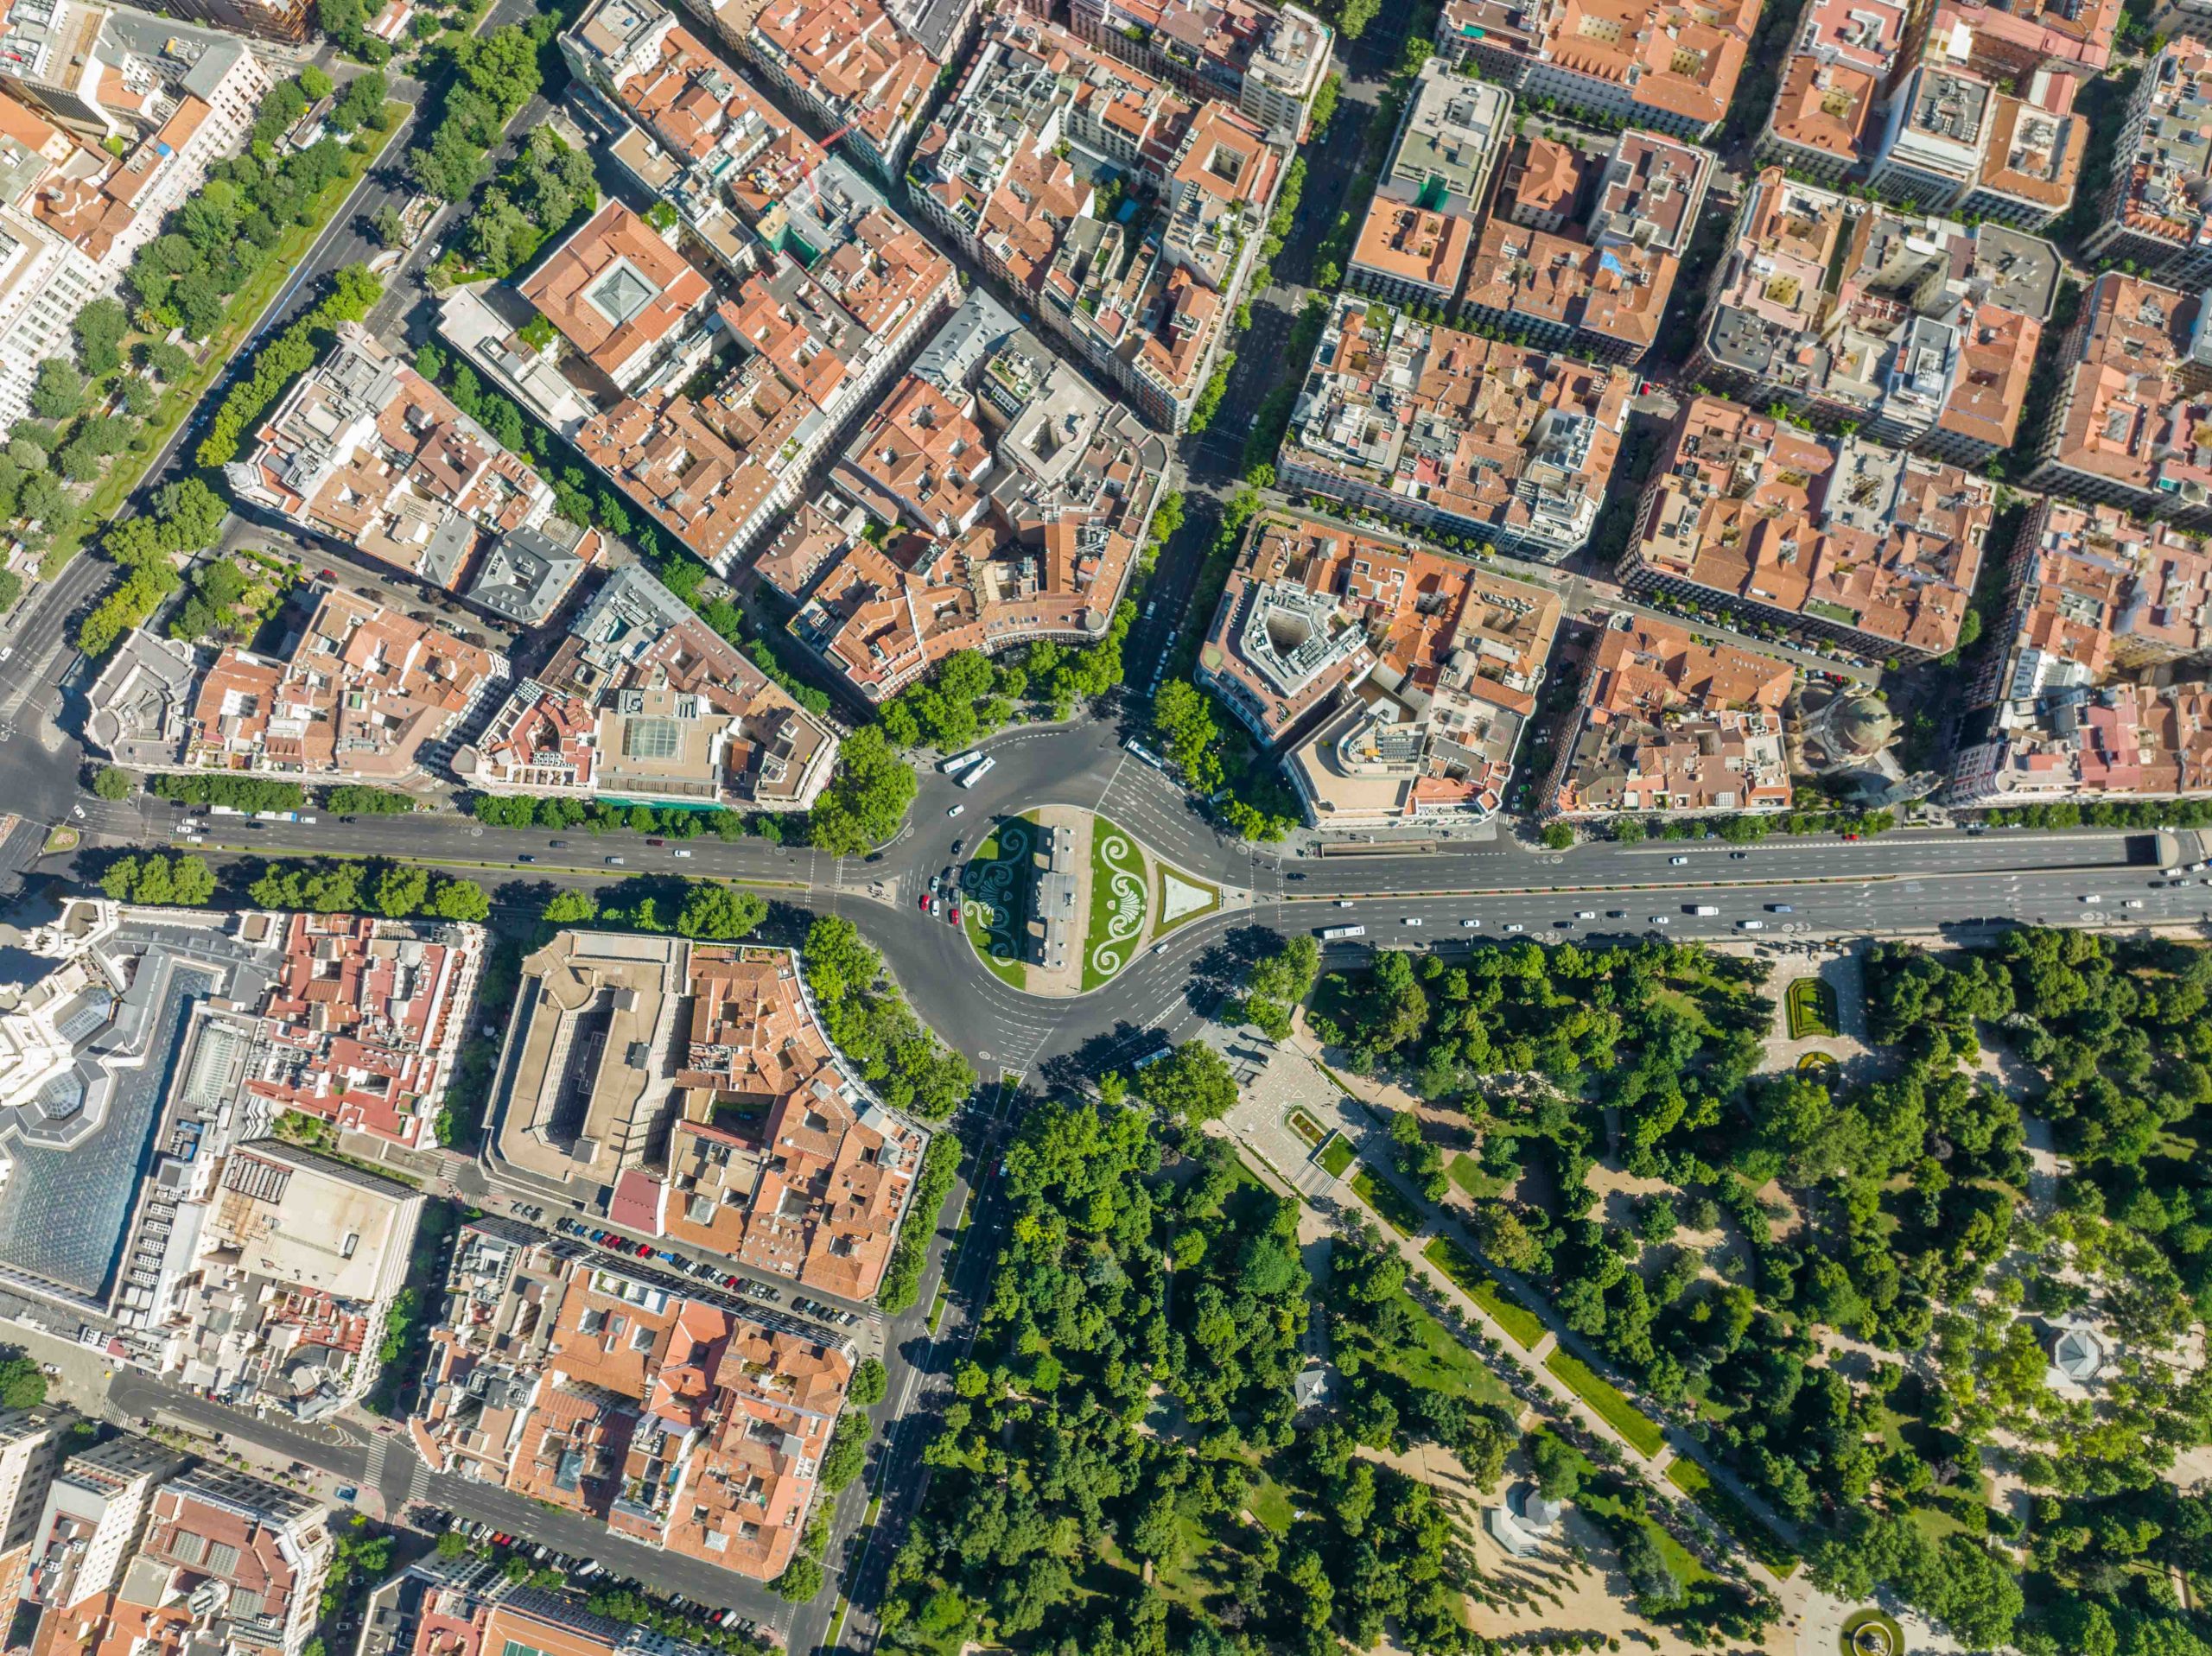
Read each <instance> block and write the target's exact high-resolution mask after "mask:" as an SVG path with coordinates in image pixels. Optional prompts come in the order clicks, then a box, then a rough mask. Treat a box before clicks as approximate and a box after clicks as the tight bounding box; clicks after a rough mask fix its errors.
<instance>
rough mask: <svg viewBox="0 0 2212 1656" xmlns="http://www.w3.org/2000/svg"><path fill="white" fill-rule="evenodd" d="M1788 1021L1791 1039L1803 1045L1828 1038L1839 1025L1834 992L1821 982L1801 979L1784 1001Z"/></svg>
mask: <svg viewBox="0 0 2212 1656" xmlns="http://www.w3.org/2000/svg"><path fill="white" fill-rule="evenodd" d="M1782 1004H1783V1010H1784V1011H1785V1012H1787V1013H1788V1016H1789V1038H1790V1039H1791V1040H1793V1041H1803V1040H1808V1039H1811V1038H1813V1037H1829V1036H1833V1035H1834V1034H1835V1032H1836V1026H1837V1024H1838V1022H1839V1021H1840V1020H1839V1019H1838V1017H1837V1014H1836V1005H1835V991H1834V989H1833V988H1831V987H1828V985H1827V984H1826V983H1825V982H1823V981H1822V980H1820V979H1819V978H1798V979H1796V980H1795V981H1794V982H1792V983H1791V984H1790V986H1789V988H1788V989H1787V990H1785V991H1784V992H1783V997H1782Z"/></svg>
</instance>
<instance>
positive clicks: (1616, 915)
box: [1605, 909, 1628, 920]
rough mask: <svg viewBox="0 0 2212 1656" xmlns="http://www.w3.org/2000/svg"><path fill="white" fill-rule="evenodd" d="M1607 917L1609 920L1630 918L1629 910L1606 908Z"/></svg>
mask: <svg viewBox="0 0 2212 1656" xmlns="http://www.w3.org/2000/svg"><path fill="white" fill-rule="evenodd" d="M1605 918H1606V919H1608V920H1625V919H1627V918H1628V910H1626V909H1607V910H1605Z"/></svg>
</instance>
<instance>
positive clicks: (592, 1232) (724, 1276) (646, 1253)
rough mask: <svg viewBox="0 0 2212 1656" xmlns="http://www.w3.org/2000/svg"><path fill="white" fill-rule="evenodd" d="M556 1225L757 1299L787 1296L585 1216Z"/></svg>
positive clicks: (708, 1261)
mask: <svg viewBox="0 0 2212 1656" xmlns="http://www.w3.org/2000/svg"><path fill="white" fill-rule="evenodd" d="M516 1211H517V1212H520V1211H521V1209H516ZM553 1228H554V1229H556V1230H557V1231H561V1232H563V1233H564V1234H568V1235H570V1236H573V1237H575V1238H576V1239H577V1240H579V1241H584V1242H589V1243H591V1244H592V1245H593V1246H594V1247H606V1248H612V1249H613V1250H614V1252H616V1253H628V1254H632V1255H633V1256H635V1257H636V1258H638V1259H658V1261H659V1262H660V1263H661V1264H663V1265H665V1266H670V1267H671V1268H672V1269H674V1270H677V1271H681V1272H683V1273H684V1274H685V1275H686V1276H690V1277H696V1278H699V1279H700V1280H701V1281H702V1282H707V1283H711V1284H713V1285H715V1287H718V1288H727V1289H728V1290H730V1291H732V1292H734V1293H741V1294H746V1295H748V1296H750V1297H751V1298H754V1299H760V1300H766V1301H769V1302H773V1301H775V1300H778V1299H780V1298H783V1295H782V1292H781V1291H780V1290H779V1289H777V1288H774V1287H772V1286H771V1285H769V1284H767V1283H765V1282H755V1281H753V1279H752V1278H748V1277H741V1276H739V1275H738V1274H737V1273H736V1272H734V1271H725V1270H723V1269H722V1268H721V1266H718V1265H716V1264H715V1262H714V1261H713V1260H711V1259H691V1258H690V1257H688V1256H687V1255H684V1254H682V1253H675V1252H673V1251H672V1250H671V1249H669V1248H664V1247H663V1248H657V1247H654V1246H653V1245H652V1243H651V1242H640V1241H636V1240H632V1238H630V1237H627V1236H625V1235H623V1234H622V1233H621V1232H620V1231H614V1230H605V1229H602V1228H599V1227H597V1226H594V1225H587V1224H585V1223H584V1221H582V1220H581V1219H568V1218H562V1219H556V1220H555V1221H553Z"/></svg>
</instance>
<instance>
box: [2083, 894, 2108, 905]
mask: <svg viewBox="0 0 2212 1656" xmlns="http://www.w3.org/2000/svg"><path fill="white" fill-rule="evenodd" d="M2082 901H2083V902H2084V903H2101V902H2103V901H2104V898H2101V897H2099V896H2098V895H2097V894H2096V893H2095V892H2094V891H2084V892H2083V893H2082Z"/></svg>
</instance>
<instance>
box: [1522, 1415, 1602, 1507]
mask: <svg viewBox="0 0 2212 1656" xmlns="http://www.w3.org/2000/svg"><path fill="white" fill-rule="evenodd" d="M1587 1465H1588V1462H1586V1461H1585V1460H1584V1459H1583V1457H1582V1456H1581V1454H1580V1451H1579V1450H1575V1449H1574V1448H1573V1447H1572V1446H1571V1445H1569V1444H1568V1443H1566V1442H1565V1441H1563V1440H1562V1439H1560V1438H1559V1437H1554V1435H1553V1434H1552V1433H1550V1432H1548V1431H1540V1432H1538V1433H1536V1434H1535V1437H1534V1439H1533V1440H1532V1441H1531V1442H1530V1443H1529V1466H1530V1467H1531V1468H1532V1469H1534V1470H1535V1475H1536V1488H1538V1489H1539V1490H1541V1492H1542V1494H1543V1495H1544V1497H1545V1499H1546V1500H1548V1501H1572V1500H1573V1499H1574V1497H1575V1496H1576V1495H1578V1494H1580V1493H1581V1492H1582V1475H1583V1470H1584V1469H1585V1468H1586V1466H1587Z"/></svg>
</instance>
